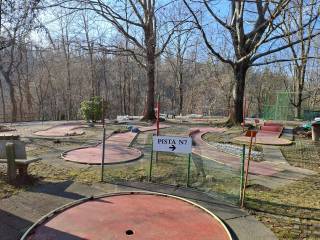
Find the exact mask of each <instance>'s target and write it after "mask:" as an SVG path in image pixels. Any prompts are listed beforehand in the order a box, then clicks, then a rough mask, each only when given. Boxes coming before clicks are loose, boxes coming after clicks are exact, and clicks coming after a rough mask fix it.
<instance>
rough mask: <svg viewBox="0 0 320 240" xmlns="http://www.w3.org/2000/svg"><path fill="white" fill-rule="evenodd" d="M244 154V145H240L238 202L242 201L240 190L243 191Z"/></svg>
mask: <svg viewBox="0 0 320 240" xmlns="http://www.w3.org/2000/svg"><path fill="white" fill-rule="evenodd" d="M245 155H246V145H245V144H243V145H242V156H241V162H240V201H239V202H240V203H241V202H242V198H243V195H242V191H243V181H244V164H245Z"/></svg>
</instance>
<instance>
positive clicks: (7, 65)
mask: <svg viewBox="0 0 320 240" xmlns="http://www.w3.org/2000/svg"><path fill="white" fill-rule="evenodd" d="M39 1H40V0H29V1H10V0H8V1H1V2H0V4H1V16H0V19H1V26H0V28H1V39H0V72H1V74H2V77H3V78H4V80H5V83H6V84H7V85H8V87H9V96H10V101H11V107H12V111H11V120H12V121H13V122H15V121H16V120H17V111H18V108H17V100H16V96H15V86H14V85H15V84H14V81H13V79H12V71H13V69H14V66H15V63H16V58H15V52H16V50H17V46H18V45H19V44H20V43H21V42H22V41H23V40H24V39H25V38H26V37H27V36H28V34H29V33H30V31H31V29H32V28H33V24H34V19H35V17H36V8H37V6H38V4H39Z"/></svg>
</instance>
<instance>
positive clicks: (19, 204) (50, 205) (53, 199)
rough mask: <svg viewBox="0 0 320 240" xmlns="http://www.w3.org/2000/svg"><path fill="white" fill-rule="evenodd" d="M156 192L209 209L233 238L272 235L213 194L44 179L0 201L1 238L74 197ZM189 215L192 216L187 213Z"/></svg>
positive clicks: (13, 236)
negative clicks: (44, 181)
mask: <svg viewBox="0 0 320 240" xmlns="http://www.w3.org/2000/svg"><path fill="white" fill-rule="evenodd" d="M139 190H147V191H157V192H162V193H166V194H172V195H176V196H180V197H184V198H186V199H188V200H191V201H193V202H195V203H198V204H200V205H201V206H203V207H205V208H207V209H208V210H210V211H212V212H213V213H214V214H216V215H217V216H218V217H220V218H221V219H222V220H223V221H224V222H225V224H226V225H227V226H228V227H229V228H230V230H231V233H232V234H233V237H234V239H241V240H273V239H276V237H275V236H274V234H273V233H272V232H271V231H270V230H269V229H268V228H267V227H265V226H264V225H263V224H262V223H260V222H259V221H257V220H256V219H255V218H254V217H253V216H250V215H249V214H248V213H247V212H246V211H244V210H240V209H238V208H237V207H235V206H232V205H228V204H225V203H224V202H221V201H219V200H216V199H215V197H214V196H209V195H207V194H204V193H201V192H198V191H192V190H190V189H185V188H175V187H170V186H166V185H156V184H149V183H131V184H130V186H124V185H113V184H103V183H96V184H94V185H92V186H89V185H84V184H80V183H75V182H72V181H61V182H46V183H43V184H41V185H37V186H35V187H32V188H31V189H30V190H29V191H26V192H20V193H19V194H17V195H14V196H11V197H10V198H7V199H2V200H0V236H1V240H17V239H19V237H21V235H22V234H23V233H24V232H25V231H26V230H27V229H28V228H29V227H30V226H31V225H32V224H33V223H34V222H35V221H37V220H38V219H39V218H40V217H42V216H43V215H45V214H47V213H48V212H50V211H52V210H54V209H56V208H58V207H60V206H62V205H64V204H67V203H70V202H72V201H74V200H77V199H80V198H83V197H88V196H91V195H100V194H106V193H110V192H119V191H139ZM190 217H192V216H190Z"/></svg>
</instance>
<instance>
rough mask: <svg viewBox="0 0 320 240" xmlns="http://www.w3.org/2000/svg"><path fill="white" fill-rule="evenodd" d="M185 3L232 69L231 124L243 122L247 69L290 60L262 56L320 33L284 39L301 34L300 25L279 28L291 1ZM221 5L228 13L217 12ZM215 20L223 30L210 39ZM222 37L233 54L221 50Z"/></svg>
mask: <svg viewBox="0 0 320 240" xmlns="http://www.w3.org/2000/svg"><path fill="white" fill-rule="evenodd" d="M183 2H184V4H185V5H186V6H187V8H188V9H189V11H190V13H191V14H192V16H193V18H194V21H195V24H196V26H197V28H198V29H199V31H200V32H201V34H202V37H203V39H204V42H205V44H206V46H207V48H208V50H209V52H210V53H211V54H212V55H214V56H215V57H216V58H218V59H219V60H220V61H222V62H224V63H227V64H230V65H231V66H232V68H233V74H234V79H235V84H234V90H233V105H234V106H233V111H232V112H231V115H230V119H229V121H230V122H231V123H241V122H242V116H243V108H242V106H243V97H244V91H245V83H246V81H245V79H246V74H247V71H248V69H249V68H250V67H251V66H259V65H264V64H271V63H274V62H279V61H291V59H287V58H283V59H282V58H277V59H276V60H272V61H263V59H265V57H267V56H270V55H272V54H275V53H277V52H280V51H282V50H286V49H288V48H290V47H291V46H294V45H296V44H298V43H300V42H301V41H304V40H305V39H308V38H313V37H314V36H316V35H318V34H319V32H318V31H317V32H315V33H313V34H311V35H310V36H308V37H303V38H302V39H297V40H295V41H293V42H290V43H287V42H283V38H284V37H286V36H293V35H296V34H298V32H299V28H300V27H298V28H295V29H290V30H289V32H286V33H283V32H281V31H280V27H281V26H283V24H284V21H286V19H285V18H283V17H282V15H283V13H284V12H285V11H288V9H289V7H290V6H289V3H290V0H278V1H264V0H257V1H249V0H247V1H246V0H243V1H239V0H231V1H228V3H219V1H208V0H201V1H197V2H196V3H192V2H193V1H191V0H183ZM219 4H220V5H223V7H226V5H228V8H229V11H228V13H229V15H226V14H224V15H223V14H219V13H218V12H217V11H215V9H216V8H219V7H217V6H219ZM195 8H197V9H198V10H195ZM223 12H225V11H223ZM212 20H214V23H213V24H214V26H215V27H218V28H219V29H220V33H219V34H220V35H219V37H218V36H217V35H215V38H214V39H212V38H210V35H209V33H208V32H209V30H213V29H214V28H215V27H212V28H209V27H208V26H212V24H210V21H211V22H212ZM309 24H311V21H309V22H306V23H305V25H304V26H303V27H306V26H308V25H309ZM225 33H227V34H225ZM221 38H222V41H224V42H227V43H229V44H230V48H232V49H233V50H234V53H233V56H225V55H224V53H223V52H221V51H219V45H221V40H220V41H219V39H221ZM258 60H260V61H258Z"/></svg>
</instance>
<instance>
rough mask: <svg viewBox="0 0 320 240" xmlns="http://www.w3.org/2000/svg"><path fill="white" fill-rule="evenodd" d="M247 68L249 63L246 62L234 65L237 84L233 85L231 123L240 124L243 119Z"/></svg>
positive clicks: (229, 121)
mask: <svg viewBox="0 0 320 240" xmlns="http://www.w3.org/2000/svg"><path fill="white" fill-rule="evenodd" d="M247 70H248V64H246V63H242V64H236V65H234V66H233V74H234V80H235V84H234V86H233V110H232V111H231V112H230V116H229V120H228V123H230V124H240V123H242V121H243V97H244V90H245V81H246V74H247Z"/></svg>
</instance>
